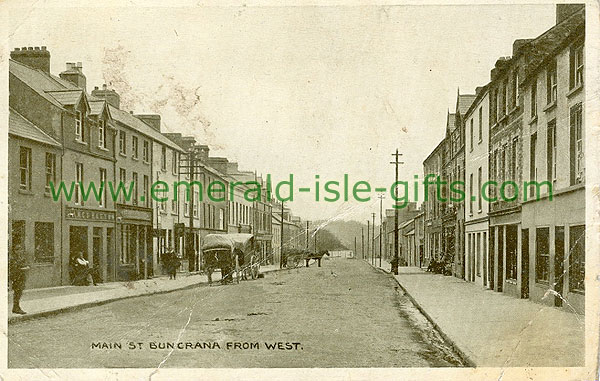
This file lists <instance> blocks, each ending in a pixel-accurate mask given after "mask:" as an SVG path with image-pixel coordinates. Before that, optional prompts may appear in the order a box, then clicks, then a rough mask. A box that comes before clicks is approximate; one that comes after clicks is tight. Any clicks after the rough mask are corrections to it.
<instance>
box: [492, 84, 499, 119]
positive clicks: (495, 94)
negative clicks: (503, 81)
mask: <svg viewBox="0 0 600 381" xmlns="http://www.w3.org/2000/svg"><path fill="white" fill-rule="evenodd" d="M497 104H498V89H494V91H493V93H492V96H490V124H491V125H494V124H496V122H497V121H498V113H497V111H498V110H497V106H496V105H497Z"/></svg>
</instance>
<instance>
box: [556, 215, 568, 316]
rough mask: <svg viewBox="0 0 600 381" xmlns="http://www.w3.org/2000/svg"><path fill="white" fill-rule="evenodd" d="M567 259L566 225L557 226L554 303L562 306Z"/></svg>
mask: <svg viewBox="0 0 600 381" xmlns="http://www.w3.org/2000/svg"><path fill="white" fill-rule="evenodd" d="M564 261H565V227H564V226H556V227H555V228H554V291H555V292H556V294H555V295H554V305H555V306H556V307H562V304H563V298H562V293H563V279H564V274H563V273H564V271H565V266H564Z"/></svg>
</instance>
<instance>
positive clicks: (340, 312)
mask: <svg viewBox="0 0 600 381" xmlns="http://www.w3.org/2000/svg"><path fill="white" fill-rule="evenodd" d="M279 342H281V343H282V344H279V345H278V344H276V343H279ZM228 343H229V344H228ZM236 343H238V344H236ZM286 343H287V345H286ZM167 345H172V347H164V346H167ZM267 345H268V346H269V347H271V348H272V346H273V345H274V346H275V349H269V348H268V346H267ZM111 346H112V349H110V348H108V347H111ZM119 346H120V347H121V348H119ZM133 348H135V349H133ZM155 348H156V349H155ZM209 348H210V349H209ZM290 348H291V349H290ZM8 354H9V367H11V368H40V367H41V368H70V367H77V368H97V367H119V368H120V367H141V368H157V367H194V368H203V367H428V366H456V365H460V363H459V362H458V360H457V359H456V357H455V356H454V355H453V353H452V352H451V351H450V350H449V349H448V347H447V346H446V345H445V344H444V343H443V342H442V340H441V339H440V338H439V335H438V334H437V333H436V332H435V331H434V330H433V329H431V327H430V326H429V325H428V323H427V322H426V321H425V319H424V318H423V316H422V315H420V314H419V312H418V311H417V310H416V309H415V308H414V306H413V305H412V304H411V303H410V302H409V301H408V300H407V298H406V297H405V296H403V295H402V292H401V290H400V289H399V288H398V287H397V284H396V282H395V281H394V280H393V279H392V278H391V277H390V276H389V275H387V274H383V273H382V272H380V271H378V270H375V269H373V268H371V267H370V266H369V265H368V264H366V263H365V262H362V261H360V260H353V259H342V258H339V259H330V260H324V261H323V267H321V268H318V267H316V264H315V265H311V267H310V268H298V269H292V270H286V271H280V272H275V273H269V274H266V276H265V278H262V279H258V280H255V281H246V282H242V283H241V284H239V285H228V286H213V287H198V288H195V289H191V290H185V291H177V292H172V293H168V294H162V295H155V296H148V297H139V298H134V299H128V300H124V301H119V302H114V303H110V304H106V305H103V306H99V307H94V308H89V309H85V310H82V311H79V312H73V313H65V314H62V315H57V316H54V317H49V318H45V319H39V320H31V321H24V322H22V323H17V324H14V325H10V326H9V353H8Z"/></svg>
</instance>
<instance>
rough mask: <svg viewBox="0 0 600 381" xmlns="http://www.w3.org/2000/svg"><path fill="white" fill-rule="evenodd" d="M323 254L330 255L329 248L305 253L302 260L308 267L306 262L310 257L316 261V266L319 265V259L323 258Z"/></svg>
mask: <svg viewBox="0 0 600 381" xmlns="http://www.w3.org/2000/svg"><path fill="white" fill-rule="evenodd" d="M324 255H327V256H328V257H329V256H330V254H329V250H322V251H320V252H318V253H307V254H306V256H305V257H304V260H305V261H306V267H308V263H309V262H310V260H311V259H314V260H315V261H317V263H318V267H321V259H322V258H323V256H324Z"/></svg>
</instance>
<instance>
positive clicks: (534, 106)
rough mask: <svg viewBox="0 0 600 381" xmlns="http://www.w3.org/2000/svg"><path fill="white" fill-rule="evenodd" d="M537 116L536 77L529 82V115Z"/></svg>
mask: <svg viewBox="0 0 600 381" xmlns="http://www.w3.org/2000/svg"><path fill="white" fill-rule="evenodd" d="M536 116H537V78H534V79H533V83H532V84H531V117H532V118H534V117H536Z"/></svg>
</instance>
